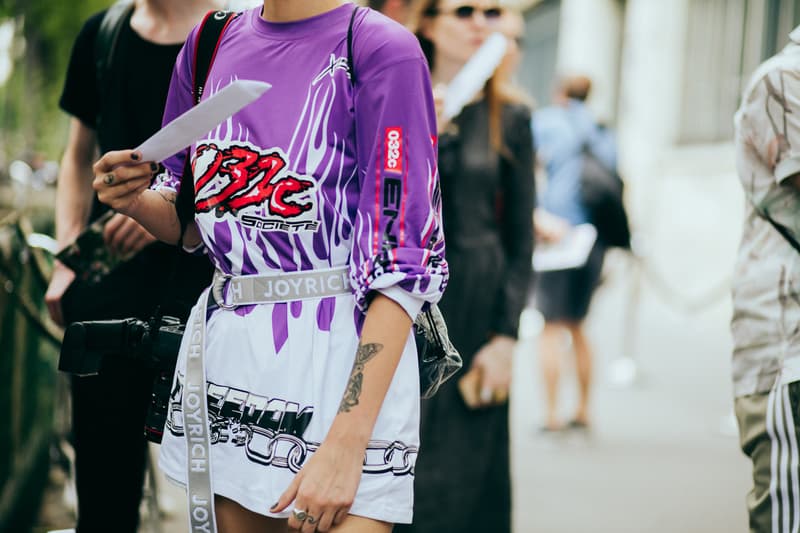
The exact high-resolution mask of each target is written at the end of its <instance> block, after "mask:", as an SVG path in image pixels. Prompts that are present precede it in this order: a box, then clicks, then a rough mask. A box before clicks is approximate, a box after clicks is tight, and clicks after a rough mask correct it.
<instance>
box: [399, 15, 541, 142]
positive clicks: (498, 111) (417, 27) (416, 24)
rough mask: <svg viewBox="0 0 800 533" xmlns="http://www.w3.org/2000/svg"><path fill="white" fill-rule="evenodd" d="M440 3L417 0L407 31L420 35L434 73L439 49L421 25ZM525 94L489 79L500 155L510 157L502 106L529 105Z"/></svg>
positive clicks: (492, 133)
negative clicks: (504, 137) (504, 136)
mask: <svg viewBox="0 0 800 533" xmlns="http://www.w3.org/2000/svg"><path fill="white" fill-rule="evenodd" d="M439 3H440V0H414V3H413V5H412V6H411V13H410V16H409V19H408V29H409V30H411V31H412V32H414V35H416V36H417V40H419V45H420V47H421V48H422V52H423V53H424V54H425V58H426V59H427V60H428V68H429V69H430V70H431V72H433V69H434V66H435V65H434V57H435V55H436V53H435V52H436V46H435V45H434V44H433V42H432V41H431V40H430V39H428V38H427V37H425V35H423V32H422V23H423V21H424V20H425V19H426V18H432V17H435V16H436V12H437V9H438V8H439ZM522 94H523V93H522V92H521V91H520V90H519V89H516V88H515V87H514V86H513V85H512V84H511V81H510V80H508V79H503V78H502V77H501V76H498V75H497V74H496V73H495V75H493V76H492V77H491V78H489V81H487V82H486V86H485V87H484V95H485V98H486V102H487V103H488V105H489V144H490V145H491V147H492V148H493V149H494V150H495V151H496V152H497V153H499V154H502V155H505V156H508V155H510V154H509V150H508V149H507V148H506V146H505V144H504V141H503V124H502V119H503V106H504V105H505V104H527V103H528V102H527V101H526V99H525V98H524V97H523V96H522Z"/></svg>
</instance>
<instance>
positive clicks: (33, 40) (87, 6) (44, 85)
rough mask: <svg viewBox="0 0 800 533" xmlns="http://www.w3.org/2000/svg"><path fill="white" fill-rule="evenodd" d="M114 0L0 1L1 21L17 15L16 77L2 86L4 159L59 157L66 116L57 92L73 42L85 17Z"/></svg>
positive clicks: (0, 123)
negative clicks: (40, 155)
mask: <svg viewBox="0 0 800 533" xmlns="http://www.w3.org/2000/svg"><path fill="white" fill-rule="evenodd" d="M111 3H112V0H71V1H69V2H54V1H53V0H0V21H2V20H4V19H5V20H8V19H13V20H14V21H15V22H16V25H17V28H18V35H17V39H18V43H17V46H20V47H24V48H22V49H23V50H24V53H23V54H20V56H19V57H17V58H16V60H15V62H14V70H13V72H12V76H11V79H10V80H9V81H8V83H6V85H5V86H2V87H0V163H2V162H4V161H7V160H8V158H11V157H18V156H20V155H23V154H24V153H27V152H34V151H35V152H43V153H45V154H46V155H47V156H48V157H49V158H58V156H59V155H60V152H61V149H62V148H63V143H64V139H65V135H66V125H67V123H68V119H67V117H66V116H65V115H64V113H63V112H61V111H60V110H59V109H58V97H59V95H60V94H61V88H62V85H63V83H64V76H65V73H66V69H67V65H68V64H69V56H70V52H71V50H72V43H73V41H74V40H75V37H76V36H77V34H78V32H79V31H80V28H81V26H82V25H83V23H84V21H85V20H86V19H87V18H88V17H89V16H90V15H92V14H93V13H96V12H98V11H100V10H102V9H104V8H106V7H108V6H109V5H110V4H111Z"/></svg>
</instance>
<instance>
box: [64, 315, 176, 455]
mask: <svg viewBox="0 0 800 533" xmlns="http://www.w3.org/2000/svg"><path fill="white" fill-rule="evenodd" d="M184 329H185V325H184V324H183V323H182V322H181V321H180V320H179V319H177V318H174V317H170V316H165V317H154V318H152V319H150V321H149V322H145V321H143V320H139V319H137V318H125V319H122V320H97V321H90V322H73V323H72V324H70V325H69V327H67V329H66V331H65V332H64V340H63V342H62V344H61V355H60V357H59V359H58V369H59V370H61V371H63V372H69V373H70V374H75V375H77V376H93V375H96V374H97V373H98V372H99V371H100V368H101V366H102V361H103V358H104V357H106V356H108V355H111V356H114V355H122V356H123V357H130V358H132V359H136V360H139V361H141V362H142V363H143V364H144V365H145V366H147V367H149V368H152V369H154V370H155V372H156V377H155V381H154V382H153V390H152V393H151V396H150V406H149V408H148V410H147V418H146V420H145V427H144V432H145V436H146V437H147V439H148V440H150V441H152V442H156V443H160V442H161V437H162V436H163V434H164V424H165V422H166V420H167V406H168V402H169V393H170V388H171V387H172V377H173V373H174V372H175V363H176V362H177V360H178V350H179V349H180V346H181V338H182V337H183V331H184Z"/></svg>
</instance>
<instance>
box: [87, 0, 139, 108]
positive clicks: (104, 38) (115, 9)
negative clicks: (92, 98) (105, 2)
mask: <svg viewBox="0 0 800 533" xmlns="http://www.w3.org/2000/svg"><path fill="white" fill-rule="evenodd" d="M131 12H133V2H132V1H131V0H121V1H119V2H117V3H116V4H114V5H112V6H111V7H109V8H108V10H107V11H106V14H105V15H103V20H102V21H101V22H100V29H99V30H98V31H97V38H96V39H95V41H94V62H95V74H96V76H95V77H96V80H97V87H98V89H101V88H102V87H104V86H105V83H104V82H105V79H106V73H107V72H108V68H109V66H110V65H111V64H112V58H113V57H114V51H115V50H116V48H117V40H118V39H119V33H120V30H121V29H122V24H123V23H124V22H125V21H126V20H128V17H129V16H130V14H131ZM98 93H100V94H102V91H101V90H98Z"/></svg>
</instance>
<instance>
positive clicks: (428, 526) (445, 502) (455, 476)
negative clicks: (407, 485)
mask: <svg viewBox="0 0 800 533" xmlns="http://www.w3.org/2000/svg"><path fill="white" fill-rule="evenodd" d="M415 7H416V10H417V11H416V12H415V13H412V20H417V21H418V23H417V27H416V28H415V29H416V32H417V37H418V38H419V40H420V44H421V45H422V48H423V51H424V52H425V54H426V56H427V58H428V63H429V65H430V68H431V76H432V80H433V83H434V84H435V85H436V84H440V85H441V84H444V85H446V84H447V83H449V82H450V81H451V80H452V79H453V77H454V76H455V74H456V73H457V72H458V71H459V69H460V68H461V67H462V66H463V65H464V63H465V62H466V61H467V60H468V59H469V57H470V56H471V55H472V54H473V53H474V52H475V51H476V50H477V48H478V47H479V46H480V45H481V44H482V42H483V41H484V39H485V38H486V37H487V36H488V35H489V34H490V33H491V32H492V31H493V30H495V29H500V28H499V24H498V23H499V22H500V20H501V17H502V16H503V12H502V10H501V9H500V8H499V7H497V5H496V4H493V3H488V2H477V3H476V4H474V5H470V6H465V5H462V4H461V3H459V2H458V1H457V0H440V1H437V0H427V1H425V2H422V3H421V4H418V5H417V6H415ZM436 92H439V91H438V90H436ZM514 94H515V93H514V92H513V91H511V90H509V88H508V87H507V86H506V85H505V84H504V83H503V81H502V80H501V79H499V76H497V75H495V77H494V78H493V79H492V80H490V81H489V83H488V84H487V85H486V87H485V89H484V90H483V91H482V93H481V94H480V95H479V96H478V97H477V98H476V100H475V101H474V102H472V103H471V104H469V105H467V106H466V107H465V108H464V109H463V110H462V111H461V113H460V114H459V115H458V116H457V117H455V119H453V120H452V122H451V123H444V121H443V120H440V124H439V130H440V137H439V174H440V180H441V187H442V207H443V213H442V215H443V217H442V220H443V224H444V230H445V240H446V242H447V252H446V255H447V261H448V264H449V265H450V281H449V283H448V287H447V290H446V291H445V295H444V297H443V299H442V301H441V302H440V304H439V305H440V308H441V310H442V313H443V315H444V317H445V321H446V322H447V327H448V330H449V333H450V338H451V340H452V341H453V343H454V345H455V346H456V348H457V349H458V350H459V352H460V353H461V356H462V358H463V359H464V366H463V368H462V369H461V370H460V371H459V373H458V374H457V375H456V376H455V377H454V378H453V379H451V380H450V381H448V382H447V383H445V384H444V385H443V386H442V388H441V389H440V390H439V392H438V393H437V395H436V396H434V397H433V398H432V399H430V400H424V401H423V402H422V426H421V442H422V443H423V444H422V447H421V449H420V455H419V457H418V460H417V463H416V469H415V476H416V478H415V503H414V523H413V525H411V526H410V527H397V528H396V530H397V531H412V532H415V533H418V532H437V533H442V532H450V531H452V532H459V533H465V532H467V533H468V532H473V531H474V532H489V531H491V532H492V533H507V532H509V531H510V530H511V480H510V471H509V421H508V402H507V400H506V398H507V393H508V386H509V382H510V377H511V357H512V352H513V350H514V346H515V342H516V336H517V327H518V324H519V316H520V313H521V312H522V310H523V308H524V307H525V304H526V297H527V289H528V282H529V278H530V275H531V254H532V251H533V250H532V249H533V229H532V215H533V205H534V195H535V191H534V177H533V143H532V139H531V127H530V111H529V109H528V108H527V107H526V106H525V105H523V104H522V103H521V100H520V99H519V98H516V97H514ZM471 370H472V371H475V372H477V373H478V375H479V376H480V379H479V380H478V381H479V384H480V385H479V388H480V393H479V397H480V398H479V401H480V403H481V404H482V405H480V406H479V407H478V408H469V407H467V405H466V403H465V400H464V398H463V397H462V394H461V392H460V388H459V385H458V382H459V380H460V379H461V378H462V377H463V376H464V375H466V374H468V373H469V372H470V371H471Z"/></svg>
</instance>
